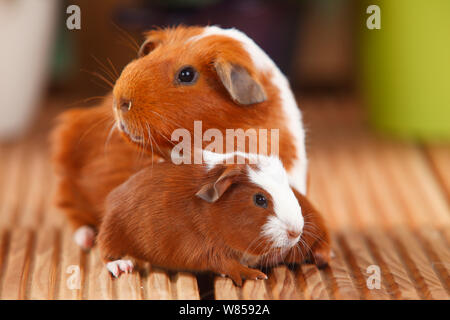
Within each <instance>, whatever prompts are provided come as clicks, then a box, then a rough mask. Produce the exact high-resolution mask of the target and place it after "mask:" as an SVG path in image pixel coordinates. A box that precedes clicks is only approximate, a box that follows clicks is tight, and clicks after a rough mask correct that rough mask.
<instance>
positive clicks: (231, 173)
mask: <svg viewBox="0 0 450 320" xmlns="http://www.w3.org/2000/svg"><path fill="white" fill-rule="evenodd" d="M240 174H241V170H239V169H238V168H236V167H228V168H226V169H225V170H224V171H223V172H222V174H221V175H220V177H219V178H218V179H217V180H216V181H215V182H213V183H209V184H206V185H204V186H203V187H201V188H200V190H199V191H198V192H197V193H196V194H195V195H196V196H197V197H199V198H201V199H203V200H205V201H207V202H216V201H217V200H218V199H219V198H220V197H221V196H222V195H223V194H224V193H225V191H227V189H228V188H229V187H230V186H231V185H232V184H233V183H235V182H236V178H237V177H238V176H239V175H240Z"/></svg>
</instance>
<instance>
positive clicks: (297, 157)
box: [113, 26, 307, 194]
mask: <svg viewBox="0 0 450 320" xmlns="http://www.w3.org/2000/svg"><path fill="white" fill-rule="evenodd" d="M186 66H190V67H193V68H195V69H196V70H197V78H196V81H195V83H193V84H191V83H189V84H187V85H183V84H182V83H179V82H178V81H177V74H178V72H179V71H180V70H181V69H183V67H186ZM113 96H114V100H115V105H114V113H115V118H116V120H117V122H118V127H119V128H120V130H121V131H122V132H123V133H124V136H125V137H127V139H129V140H130V141H131V142H133V143H136V144H141V143H142V141H149V140H150V139H152V140H153V142H154V144H156V145H158V146H159V149H161V150H162V151H163V152H165V150H168V149H171V148H172V147H173V144H172V143H170V142H169V141H168V139H169V140H170V136H171V134H172V132H173V131H174V130H175V129H177V128H185V129H187V130H188V131H189V132H191V136H192V137H193V133H194V121H196V120H201V121H202V125H203V130H204V131H206V130H208V129H210V128H215V129H218V130H220V131H221V132H222V133H225V130H226V129H238V128H241V129H243V130H247V129H260V128H263V129H267V130H268V131H269V132H270V129H279V156H280V158H281V160H282V162H283V164H284V166H285V168H286V169H287V171H288V174H289V179H290V182H291V185H292V186H293V187H294V188H296V189H297V190H298V191H300V192H301V193H303V194H305V193H306V168H307V160H306V152H305V142H304V130H303V126H302V119H301V113H300V110H299V108H298V106H297V103H296V101H295V98H294V95H293V94H292V91H291V89H290V87H289V82H288V81H287V79H286V77H285V76H284V75H283V74H282V73H281V71H280V70H279V69H278V68H277V66H276V65H275V64H274V62H273V61H272V60H271V59H270V58H269V57H268V56H267V55H266V54H265V53H264V51H263V50H262V49H261V48H260V47H258V46H257V45H256V44H255V43H254V42H253V41H252V40H251V39H250V38H248V37H247V36H246V35H245V34H244V33H242V32H240V31H238V30H236V29H221V28H219V27H216V26H208V27H183V26H180V27H176V28H169V29H162V30H154V31H150V32H148V33H147V34H146V40H145V42H144V44H143V46H142V48H141V51H140V57H139V58H138V59H136V60H133V61H132V62H130V63H129V64H128V65H127V66H126V67H125V68H124V70H123V71H122V73H121V75H120V77H119V79H118V80H117V81H116V84H115V86H114V89H113ZM123 104H125V105H123ZM124 106H125V107H124ZM150 135H151V138H150ZM192 140H193V139H192ZM268 140H269V141H268V145H269V146H268V150H269V151H270V137H269V139H268ZM208 143H209V142H204V147H205V146H206V145H207V144H208ZM147 146H148V147H150V146H151V145H150V144H148V143H147ZM155 149H156V148H155V146H153V151H154V152H155ZM216 152H217V150H216ZM246 152H248V150H246ZM163 156H164V155H163Z"/></svg>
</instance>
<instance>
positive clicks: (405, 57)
mask: <svg viewBox="0 0 450 320" xmlns="http://www.w3.org/2000/svg"><path fill="white" fill-rule="evenodd" d="M363 2H364V5H363V7H361V8H360V12H359V13H358V15H361V17H363V19H361V21H360V27H361V47H360V52H359V53H360V62H361V71H362V82H361V87H362V90H363V93H364V96H365V99H366V100H365V102H366V104H367V106H368V113H369V121H370V122H371V124H372V125H373V126H374V127H375V128H377V129H379V130H381V131H383V132H386V133H389V134H392V135H395V136H398V137H402V138H407V139H420V140H446V141H450V1H449V0H430V1H425V0H379V1H376V0H373V1H365V0H364V1H363ZM372 4H376V5H378V6H379V7H380V11H381V29H379V30H376V29H374V30H369V29H368V28H367V27H366V19H367V18H368V17H369V16H370V14H367V13H366V8H367V7H368V6H369V5H372Z"/></svg>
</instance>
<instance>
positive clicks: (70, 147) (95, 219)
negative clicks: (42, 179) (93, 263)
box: [51, 96, 152, 228]
mask: <svg viewBox="0 0 450 320" xmlns="http://www.w3.org/2000/svg"><path fill="white" fill-rule="evenodd" d="M110 104H111V97H110V96H109V97H106V98H105V101H104V102H103V104H102V105H101V106H99V107H96V108H91V109H73V110H70V111H67V112H65V113H63V114H62V115H61V116H60V117H59V119H58V125H57V126H56V127H55V129H54V130H53V132H52V136H51V139H52V147H53V150H52V154H53V162H54V166H55V171H56V174H57V178H58V181H57V190H56V191H57V192H56V205H57V206H58V207H59V208H61V209H62V210H63V211H64V212H65V213H66V215H67V217H68V219H69V221H70V222H71V224H72V226H73V227H74V228H78V227H80V226H83V225H91V226H98V225H99V223H100V219H101V216H102V212H103V203H104V199H105V197H106V195H107V194H108V193H109V192H110V191H111V190H112V189H113V188H114V187H116V186H118V185H119V184H121V183H122V182H124V181H125V180H126V179H128V178H129V177H130V176H131V175H132V174H133V173H135V172H137V171H139V170H140V169H142V168H143V167H145V166H146V165H149V164H150V163H151V160H152V159H151V158H150V157H148V156H146V155H145V156H144V155H143V154H142V152H139V150H138V149H137V148H136V147H134V146H131V145H129V144H128V143H126V142H124V140H123V139H122V137H121V136H120V135H119V133H118V132H117V130H115V131H111V128H112V125H113V123H114V120H113V117H112V115H111V109H110ZM110 132H111V134H110ZM108 136H109V137H108Z"/></svg>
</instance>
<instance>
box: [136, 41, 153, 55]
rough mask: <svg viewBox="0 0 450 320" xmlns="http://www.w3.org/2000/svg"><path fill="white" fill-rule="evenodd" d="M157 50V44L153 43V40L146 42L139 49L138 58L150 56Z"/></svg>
mask: <svg viewBox="0 0 450 320" xmlns="http://www.w3.org/2000/svg"><path fill="white" fill-rule="evenodd" d="M155 48H156V43H155V42H154V41H152V40H151V39H147V40H145V41H144V43H143V44H142V45H141V47H140V48H139V52H138V58H142V57H143V56H146V55H148V54H149V53H150V52H152V51H153V49H155Z"/></svg>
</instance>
